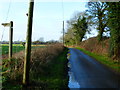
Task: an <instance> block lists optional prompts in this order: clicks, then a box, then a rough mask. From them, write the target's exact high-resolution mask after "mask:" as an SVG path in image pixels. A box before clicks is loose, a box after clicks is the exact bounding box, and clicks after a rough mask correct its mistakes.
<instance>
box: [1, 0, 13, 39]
mask: <svg viewBox="0 0 120 90" xmlns="http://www.w3.org/2000/svg"><path fill="white" fill-rule="evenodd" d="M11 2H12V0H10V1H9V6H8V10H7V13H6V14H7V15H6V18H5V22H6V21H7V19H8V16H9V12H10V8H11ZM4 32H5V27H4V29H3V32H2V37H1V41H2V40H3V36H4Z"/></svg>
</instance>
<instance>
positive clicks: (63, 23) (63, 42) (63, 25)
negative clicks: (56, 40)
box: [63, 21, 64, 46]
mask: <svg viewBox="0 0 120 90" xmlns="http://www.w3.org/2000/svg"><path fill="white" fill-rule="evenodd" d="M63 46H64V21H63Z"/></svg>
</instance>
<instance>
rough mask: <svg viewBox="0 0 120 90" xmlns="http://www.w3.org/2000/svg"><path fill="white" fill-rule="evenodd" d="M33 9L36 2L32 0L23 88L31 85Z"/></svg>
mask: <svg viewBox="0 0 120 90" xmlns="http://www.w3.org/2000/svg"><path fill="white" fill-rule="evenodd" d="M33 8H34V0H30V3H29V13H28V25H27V36H26V45H25V60H24V73H23V86H27V85H28V84H29V70H30V59H31V37H32V21H33Z"/></svg>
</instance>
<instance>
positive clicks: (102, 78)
mask: <svg viewBox="0 0 120 90" xmlns="http://www.w3.org/2000/svg"><path fill="white" fill-rule="evenodd" d="M69 61H70V64H71V70H72V72H73V75H74V78H75V80H76V81H77V82H78V83H79V85H80V88H119V89H120V82H119V81H120V78H119V77H118V76H117V75H115V74H114V73H113V72H111V71H110V70H109V69H107V68H106V67H105V66H103V65H102V64H100V63H98V62H97V61H96V60H94V59H93V58H91V57H89V56H88V55H86V54H84V53H83V52H81V51H80V50H78V49H74V48H70V58H69Z"/></svg>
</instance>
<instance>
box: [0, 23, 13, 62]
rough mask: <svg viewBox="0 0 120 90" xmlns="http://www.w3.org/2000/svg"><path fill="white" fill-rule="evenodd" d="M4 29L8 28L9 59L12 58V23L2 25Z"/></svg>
mask: <svg viewBox="0 0 120 90" xmlns="http://www.w3.org/2000/svg"><path fill="white" fill-rule="evenodd" d="M2 25H3V26H4V27H10V30H9V59H10V60H11V58H12V44H13V21H10V23H2Z"/></svg>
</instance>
